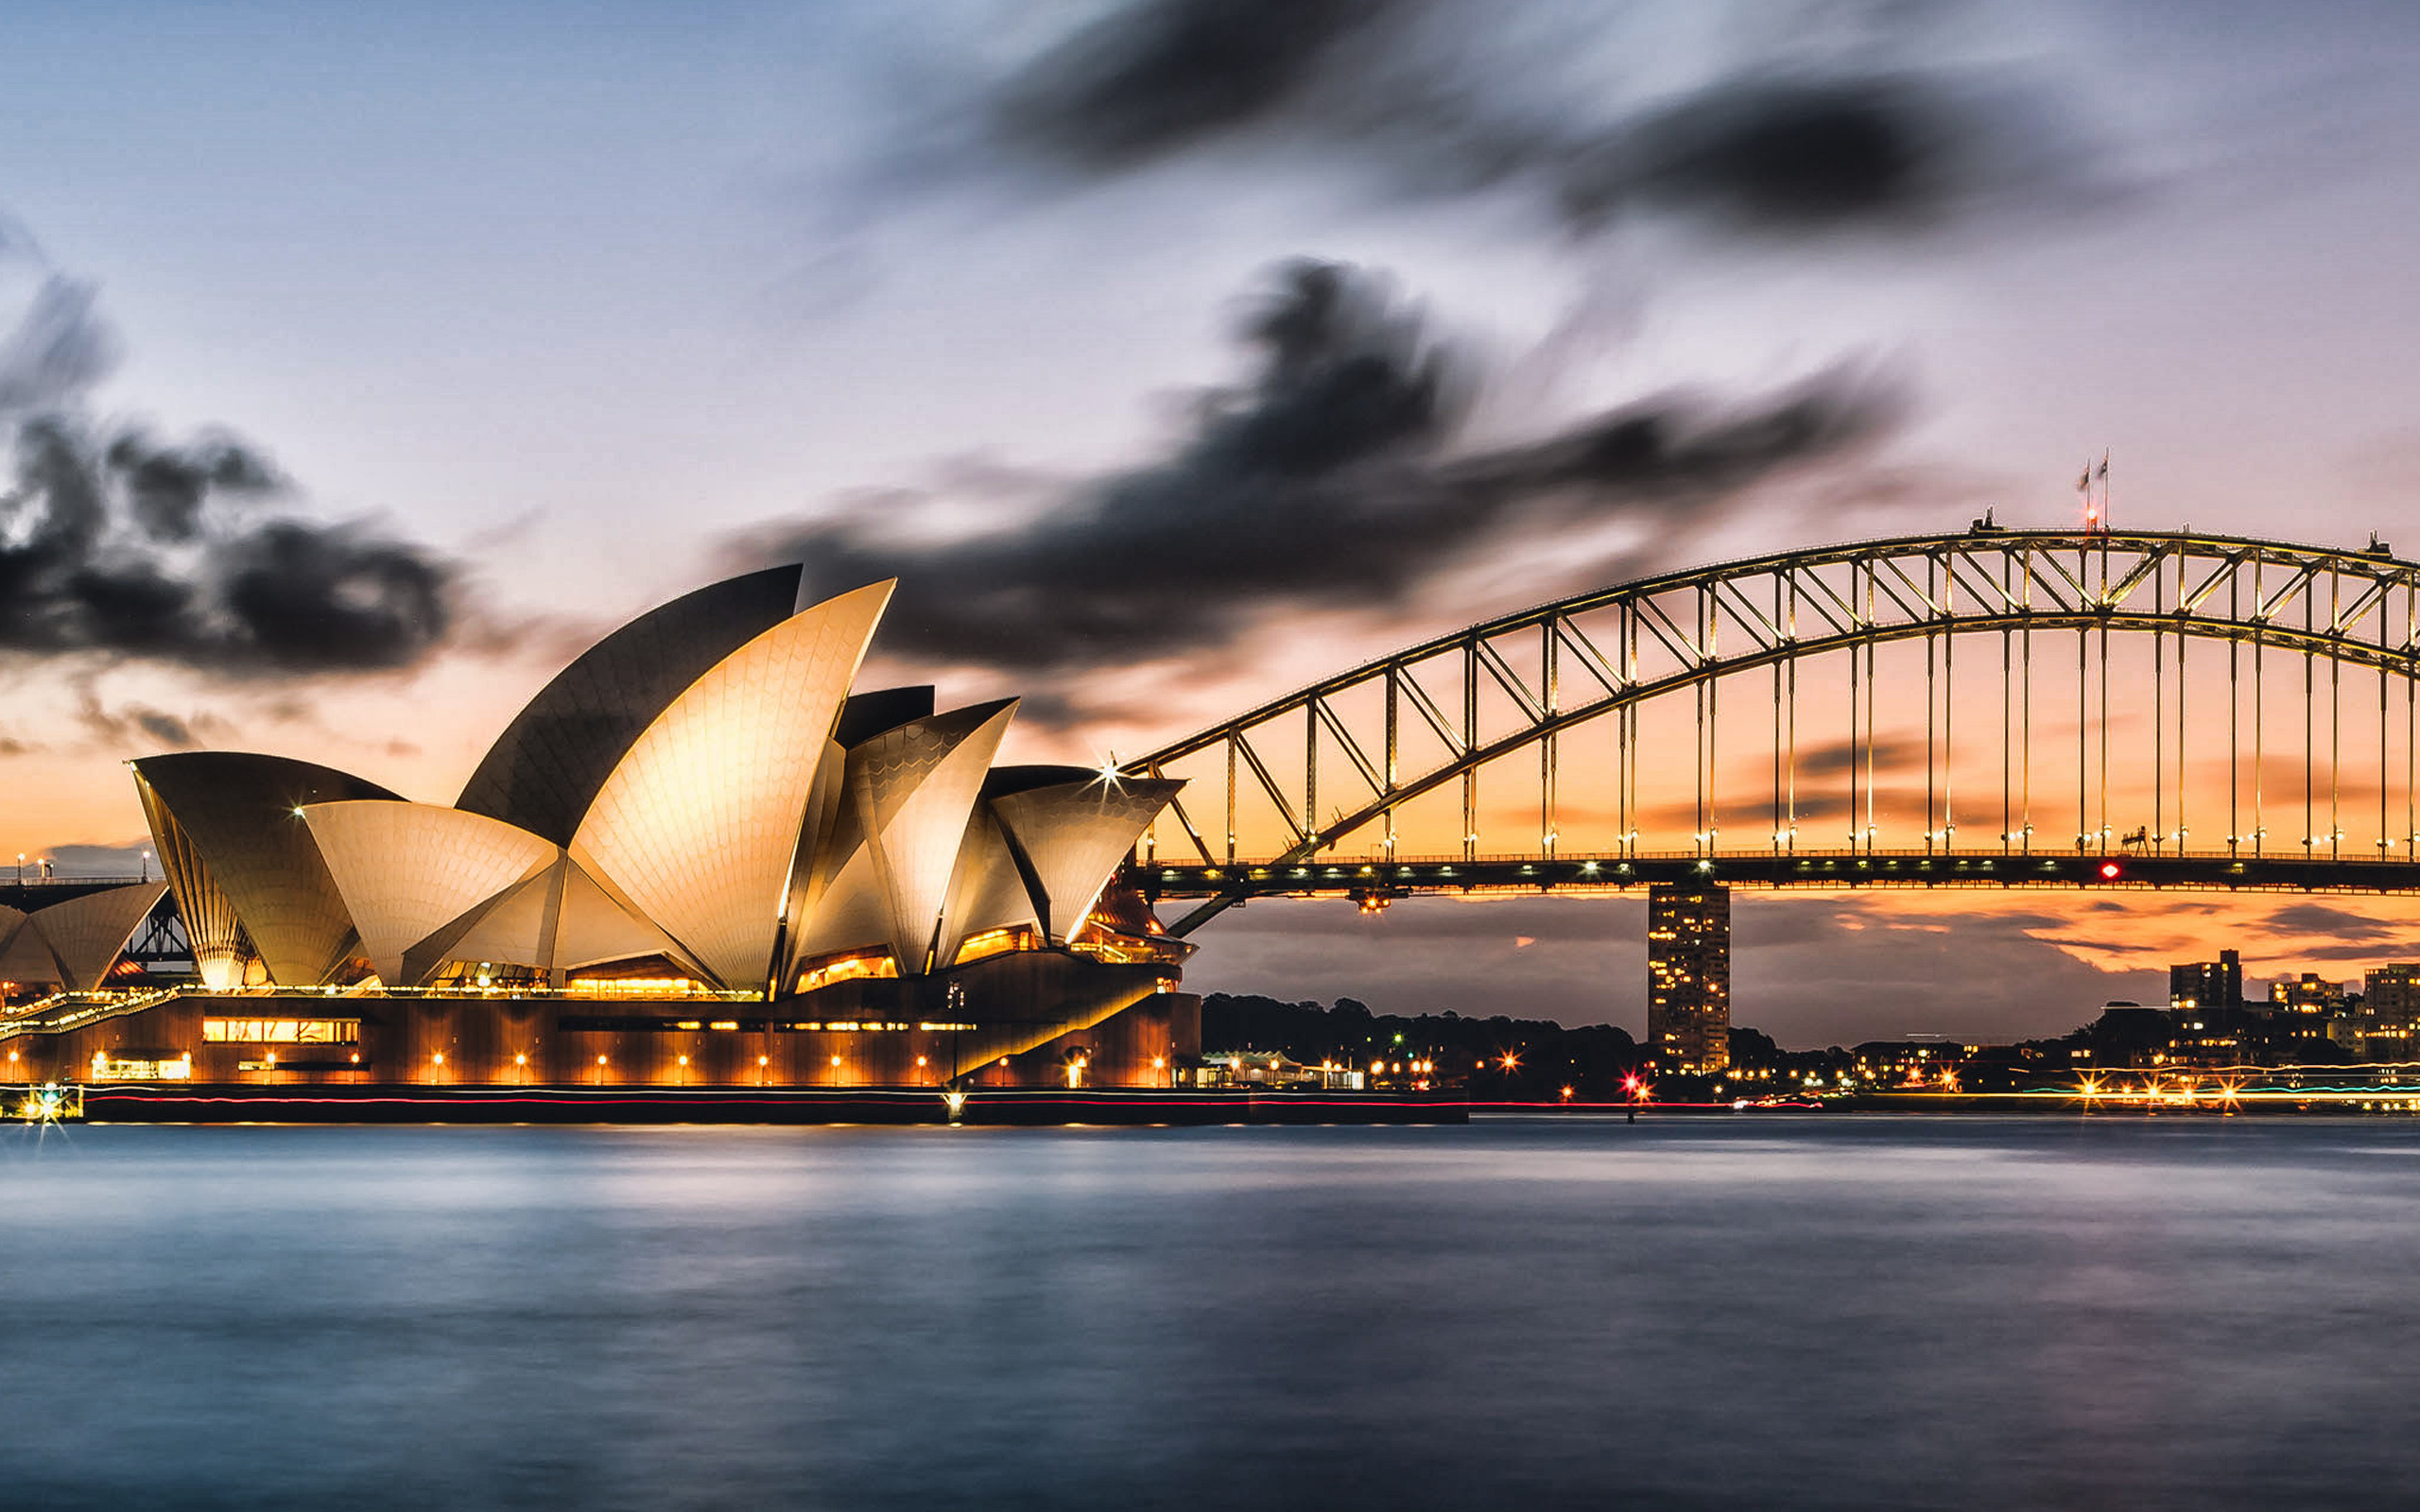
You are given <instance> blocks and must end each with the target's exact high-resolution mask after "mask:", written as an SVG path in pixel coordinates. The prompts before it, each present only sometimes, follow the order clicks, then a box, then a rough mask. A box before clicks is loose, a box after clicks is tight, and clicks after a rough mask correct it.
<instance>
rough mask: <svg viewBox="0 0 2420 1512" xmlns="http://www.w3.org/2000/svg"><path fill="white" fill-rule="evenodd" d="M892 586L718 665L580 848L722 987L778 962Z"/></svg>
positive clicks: (682, 702) (677, 702)
mask: <svg viewBox="0 0 2420 1512" xmlns="http://www.w3.org/2000/svg"><path fill="white" fill-rule="evenodd" d="M890 589H891V585H890V584H889V583H879V584H875V585H874V586H873V587H869V588H860V589H857V590H856V591H855V592H854V593H843V594H841V595H840V596H839V597H838V598H834V599H829V600H826V601H825V602H823V603H821V604H819V605H817V606H815V607H814V608H813V609H810V610H804V612H801V613H799V614H795V615H792V616H791V617H790V618H789V619H787V620H786V621H784V622H783V623H782V624H780V625H778V626H776V627H773V628H772V629H770V630H768V631H766V632H765V633H764V634H763V635H760V636H758V637H757V638H756V639H755V640H753V641H751V642H749V643H748V644H746V645H744V646H742V647H740V648H739V649H738V650H737V651H735V652H733V653H732V654H731V655H730V656H728V657H726V658H724V659H723V660H722V661H721V662H717V663H716V664H715V666H714V667H713V668H711V669H710V670H709V671H707V672H706V674H705V675H704V676H703V677H700V679H698V680H697V681H695V682H693V683H691V684H690V685H689V687H688V688H687V689H685V690H684V691H683V693H682V694H681V696H679V697H678V698H676V699H674V700H673V701H672V703H671V705H670V706H669V707H667V708H666V710H665V711H664V713H661V714H659V715H658V716H657V717H656V719H655V722H654V723H653V724H651V725H649V726H648V729H647V730H646V732H645V733H643V734H642V735H640V736H639V738H638V740H637V741H635V742H634V743H633V744H632V745H631V750H630V754H629V755H627V756H625V757H624V758H623V759H622V762H621V764H620V765H617V766H615V767H614V772H613V775H612V776H610V777H609V778H607V779H606V781H605V784H604V786H603V787H602V788H601V789H600V790H599V791H598V792H597V795H596V802H595V804H593V805H592V806H591V807H590V809H589V811H588V815H587V816H586V817H585V818H583V819H582V820H581V821H580V826H579V832H578V833H576V834H575V835H574V836H573V838H572V855H573V856H574V858H576V859H577V860H579V863H580V864H581V865H582V866H584V867H586V868H588V869H589V871H590V873H591V874H592V875H594V876H596V879H597V880H598V881H599V882H601V883H604V884H605V885H608V886H609V887H611V888H614V889H617V890H618V891H619V892H620V894H621V895H622V896H623V897H624V898H625V899H627V900H628V901H629V902H631V904H632V906H633V910H634V911H635V912H637V913H639V914H640V915H642V916H643V917H645V918H648V919H652V920H654V921H655V922H656V923H657V924H659V925H661V926H663V928H664V930H665V932H666V934H668V935H670V936H672V937H673V938H674V939H676V940H678V941H680V942H681V943H682V945H683V946H684V947H685V948H686V949H687V950H688V951H689V953H690V954H692V955H693V956H695V957H696V959H697V960H698V961H699V962H700V964H701V965H703V966H704V967H705V968H706V969H707V970H708V971H712V972H713V973H714V974H715V975H716V976H717V977H719V978H721V979H722V981H723V982H725V983H726V984H729V985H733V986H740V987H746V986H752V985H758V984H761V983H763V982H765V981H767V980H768V979H769V975H770V973H771V971H772V970H773V967H774V961H773V950H774V945H775V941H776V938H777V936H778V935H779V931H780V925H781V911H782V905H783V900H784V897H785V895H786V894H787V890H788V886H789V877H790V868H791V865H792V862H793V861H794V860H795V858H796V854H797V848H798V838H799V827H800V824H801V822H802V820H803V817H804V813H805V810H806V804H807V799H808V797H809V795H810V790H811V788H812V787H813V784H814V781H815V773H816V768H817V766H818V765H820V764H821V761H822V759H823V754H824V747H826V745H827V744H829V742H830V739H831V734H832V730H833V729H834V727H835V726H836V725H837V724H838V719H839V714H840V704H841V701H842V700H843V699H845V698H846V697H847V696H848V694H849V684H850V682H851V681H852V680H854V679H856V675H857V666H858V664H859V663H860V662H862V661H863V660H864V658H865V651H866V644H867V643H868V642H869V641H870V640H871V639H872V638H873V628H874V626H875V624H876V623H877V622H878V621H879V620H880V619H881V617H882V611H883V609H884V607H885V606H886V605H888V604H889V603H890Z"/></svg>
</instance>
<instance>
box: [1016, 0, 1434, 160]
mask: <svg viewBox="0 0 2420 1512" xmlns="http://www.w3.org/2000/svg"><path fill="white" fill-rule="evenodd" d="M1400 9H1402V8H1401V7H1399V6H1390V5H1388V4H1386V3H1385V0H1173V3H1161V4H1148V5H1129V6H1127V7H1125V8H1124V9H1118V10H1115V11H1113V12H1112V13H1110V14H1109V15H1107V16H1105V17H1102V18H1100V19H1098V20H1096V21H1095V22H1093V23H1092V24H1091V25H1090V26H1084V27H1082V28H1080V29H1079V30H1078V31H1076V32H1075V33H1074V34H1073V35H1072V36H1069V37H1066V38H1064V39H1063V40H1062V41H1060V42H1059V43H1057V44H1056V45H1055V46H1053V47H1051V48H1050V49H1049V50H1048V51H1046V53H1044V54H1043V55H1042V56H1041V57H1040V58H1038V59H1035V60H1033V61H1031V62H1030V63H1029V64H1028V65H1027V66H1026V67H1025V68H1023V69H1022V70H1020V71H1019V72H1018V73H1016V74H1015V75H1013V76H1012V77H1010V78H1009V79H1008V80H1007V81H1006V82H1005V83H1004V84H1003V85H1002V86H1001V88H1000V90H999V93H998V94H997V96H996V97H995V98H994V101H993V102H992V112H993V116H994V124H995V127H996V129H997V130H998V131H999V133H1000V135H1001V136H1002V137H1003V138H1005V139H1007V140H1009V141H1011V142H1016V143H1021V144H1023V145H1025V146H1029V147H1030V148H1032V149H1033V150H1035V151H1037V152H1040V153H1044V154H1047V155H1050V156H1055V157H1060V158H1063V159H1065V160H1066V161H1068V162H1070V163H1078V164H1082V165H1085V166H1088V167H1094V168H1100V169H1109V168H1119V167H1127V166H1132V164H1134V163H1140V162H1144V161H1147V160H1149V159H1150V158H1153V157H1156V156H1159V155H1161V154H1163V153H1167V152H1172V151H1177V150H1180V149H1182V148H1184V147H1185V146H1191V145H1193V144H1196V143H1199V142H1201V141H1202V140H1203V139H1205V138H1209V137H1214V136H1217V135H1219V134H1221V133H1224V132H1229V131H1234V130H1236V129H1240V128H1243V127H1246V126H1249V125H1251V124H1252V123H1253V122H1254V121H1255V120H1258V119H1260V118H1262V117H1265V116H1267V115H1270V114H1271V113H1272V112H1278V111H1282V110H1284V109H1286V108H1287V107H1288V105H1289V104H1291V103H1292V102H1293V101H1294V100H1296V99H1297V98H1298V97H1299V96H1301V95H1302V94H1304V93H1305V92H1306V91H1308V90H1310V89H1311V88H1313V87H1314V86H1315V85H1316V84H1317V82H1318V80H1319V77H1320V75H1321V73H1322V66H1323V65H1324V64H1326V63H1327V62H1328V60H1329V55H1330V54H1331V53H1333V52H1335V51H1337V50H1338V49H1339V48H1340V45H1341V44H1343V43H1346V42H1348V41H1352V42H1356V43H1359V42H1361V41H1363V40H1364V38H1365V37H1366V34H1367V33H1368V32H1369V30H1370V29H1371V28H1373V26H1374V25H1376V24H1378V23H1381V22H1383V21H1385V20H1387V19H1388V18H1389V14H1390V12H1391V11H1399V10H1400ZM1357 34H1359V35H1357Z"/></svg>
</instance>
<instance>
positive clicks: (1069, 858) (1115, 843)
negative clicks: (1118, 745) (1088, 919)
mask: <svg viewBox="0 0 2420 1512" xmlns="http://www.w3.org/2000/svg"><path fill="white" fill-rule="evenodd" d="M1182 786H1184V783H1182V782H1175V781H1172V780H1170V779H1167V778H1156V777H1125V778H1116V779H1106V778H1098V777H1096V778H1091V779H1088V780H1085V781H1081V782H1062V783H1057V784H1054V785H1052V786H1048V787H1037V788H1029V789H1027V790H1025V791H1024V792H1018V793H1004V794H1001V795H999V796H998V797H996V798H994V799H991V800H990V807H991V810H992V813H993V814H994V816H996V817H997V818H998V819H999V821H1000V827H1001V828H1002V829H1003V830H1004V831H1006V832H1007V834H1008V839H1009V844H1010V845H1011V846H1012V847H1014V848H1015V850H1016V851H1017V853H1018V854H1019V856H1020V857H1021V858H1022V859H1023V860H1024V862H1025V870H1026V872H1027V874H1028V876H1029V878H1030V880H1031V882H1032V884H1033V885H1034V887H1035V888H1036V889H1037V891H1038V893H1039V896H1037V897H1036V898H1035V899H1034V905H1035V907H1036V908H1038V909H1040V910H1041V913H1042V922H1043V927H1044V929H1045V930H1046V932H1047V933H1048V935H1049V936H1050V937H1051V938H1053V939H1060V940H1063V939H1065V938H1066V937H1067V936H1070V935H1073V934H1074V933H1075V932H1076V931H1077V930H1079V929H1081V928H1082V927H1083V923H1084V919H1085V916H1087V915H1089V914H1090V913H1091V912H1092V908H1093V904H1094V902H1097V901H1098V899H1099V897H1100V890H1101V889H1102V888H1103V887H1105V886H1107V885H1109V879H1110V878H1111V877H1113V876H1115V874H1116V872H1117V867H1118V863H1119V862H1121V861H1123V860H1124V859H1125V857H1126V853H1127V852H1128V851H1130V850H1132V848H1133V845H1134V842H1135V841H1136V840H1137V839H1139V838H1141V836H1142V833H1143V832H1144V831H1145V830H1146V829H1148V828H1150V823H1151V820H1152V819H1154V818H1156V817H1158V816H1159V812H1160V810H1162V809H1163V808H1166V807H1167V801H1168V799H1171V798H1174V797H1175V796H1176V792H1177V789H1178V788H1180V787H1182Z"/></svg>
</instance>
